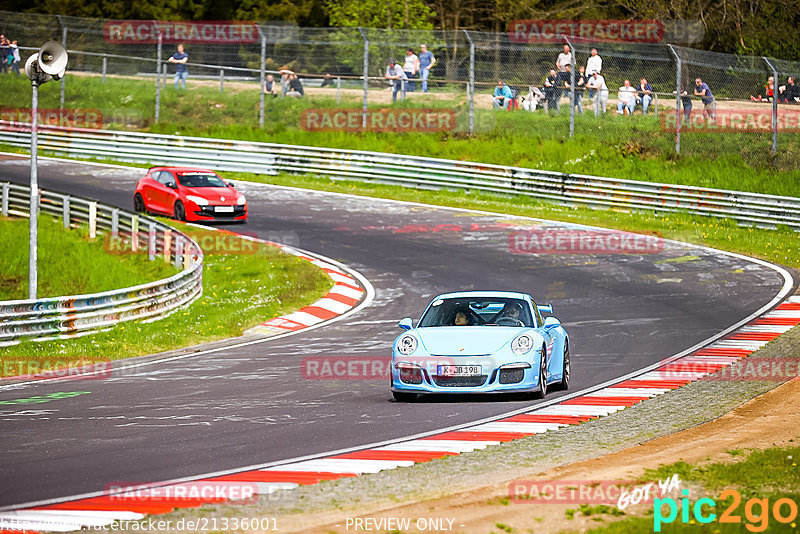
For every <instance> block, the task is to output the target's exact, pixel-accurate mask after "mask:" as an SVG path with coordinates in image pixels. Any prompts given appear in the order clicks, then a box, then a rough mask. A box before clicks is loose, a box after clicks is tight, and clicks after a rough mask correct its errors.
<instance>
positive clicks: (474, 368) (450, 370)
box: [437, 365, 481, 376]
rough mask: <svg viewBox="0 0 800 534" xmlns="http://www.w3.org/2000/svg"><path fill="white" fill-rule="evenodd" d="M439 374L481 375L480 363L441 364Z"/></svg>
mask: <svg viewBox="0 0 800 534" xmlns="http://www.w3.org/2000/svg"><path fill="white" fill-rule="evenodd" d="M437 371H438V375H439V376H480V374H481V366H480V365H440V366H438V369H437Z"/></svg>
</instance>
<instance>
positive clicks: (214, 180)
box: [178, 172, 227, 187]
mask: <svg viewBox="0 0 800 534" xmlns="http://www.w3.org/2000/svg"><path fill="white" fill-rule="evenodd" d="M178 181H179V182H180V183H181V185H182V186H184V187H227V186H226V185H225V182H223V181H222V178H220V177H219V176H217V175H216V174H214V173H208V172H182V173H179V174H178Z"/></svg>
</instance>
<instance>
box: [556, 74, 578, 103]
mask: <svg viewBox="0 0 800 534" xmlns="http://www.w3.org/2000/svg"><path fill="white" fill-rule="evenodd" d="M556 77H557V79H558V85H557V89H558V92H559V94H558V100H557V101H556V113H558V112H559V108H560V107H561V105H560V104H561V96H562V94H561V91H562V90H563V92H564V93H563V96H566V97H567V98H568V99H569V101H570V102H573V105H575V104H574V101H573V99H574V95H573V94H572V86H571V85H570V82H571V81H572V80H571V78H572V64H571V63H567V64H566V69H565V70H564V72H559V73H558V74H556ZM576 80H577V76H576Z"/></svg>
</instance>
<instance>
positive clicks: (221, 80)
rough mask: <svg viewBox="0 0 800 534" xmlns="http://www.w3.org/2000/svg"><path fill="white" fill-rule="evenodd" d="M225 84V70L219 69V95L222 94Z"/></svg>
mask: <svg viewBox="0 0 800 534" xmlns="http://www.w3.org/2000/svg"><path fill="white" fill-rule="evenodd" d="M224 84H225V69H219V94H222V88H223V86H224Z"/></svg>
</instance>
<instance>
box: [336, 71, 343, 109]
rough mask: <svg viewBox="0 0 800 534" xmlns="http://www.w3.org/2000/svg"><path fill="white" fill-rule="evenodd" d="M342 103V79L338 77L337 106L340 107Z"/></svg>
mask: <svg viewBox="0 0 800 534" xmlns="http://www.w3.org/2000/svg"><path fill="white" fill-rule="evenodd" d="M341 102H342V79H341V78H340V77H339V76H337V77H336V105H337V106H338V105H339V104H341Z"/></svg>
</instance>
